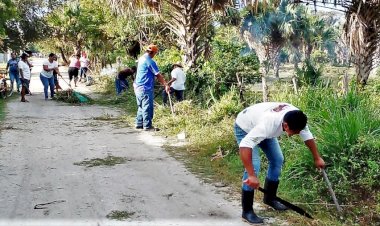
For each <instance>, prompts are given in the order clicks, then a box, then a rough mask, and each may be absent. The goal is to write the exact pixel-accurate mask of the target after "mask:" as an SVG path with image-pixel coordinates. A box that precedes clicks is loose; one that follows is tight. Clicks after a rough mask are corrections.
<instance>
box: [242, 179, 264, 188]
mask: <svg viewBox="0 0 380 226" xmlns="http://www.w3.org/2000/svg"><path fill="white" fill-rule="evenodd" d="M243 183H244V184H246V185H248V186H249V187H251V188H253V189H258V188H259V187H260V181H259V179H257V177H255V176H248V179H246V180H244V181H243Z"/></svg>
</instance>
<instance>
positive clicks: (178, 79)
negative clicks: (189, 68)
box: [162, 62, 186, 105]
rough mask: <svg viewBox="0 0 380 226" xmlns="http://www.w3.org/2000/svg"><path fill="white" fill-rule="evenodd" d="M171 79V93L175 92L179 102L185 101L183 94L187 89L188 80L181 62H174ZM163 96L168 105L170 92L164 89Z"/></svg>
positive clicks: (165, 103)
mask: <svg viewBox="0 0 380 226" xmlns="http://www.w3.org/2000/svg"><path fill="white" fill-rule="evenodd" d="M171 77H172V78H171V79H170V81H169V82H168V85H169V86H170V94H169V95H171V94H172V93H174V94H175V96H176V99H177V101H178V102H181V101H183V94H184V91H185V82H186V74H185V72H184V71H183V70H182V65H181V63H180V62H177V63H175V64H173V70H172V72H171ZM162 98H163V102H164V105H167V102H168V93H167V92H166V91H165V90H164V91H163V92H162Z"/></svg>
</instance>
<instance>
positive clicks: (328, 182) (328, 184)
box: [321, 169, 342, 216]
mask: <svg viewBox="0 0 380 226" xmlns="http://www.w3.org/2000/svg"><path fill="white" fill-rule="evenodd" d="M321 171H322V175H323V179H324V180H325V182H326V185H327V187H328V189H329V192H330V195H331V197H332V199H333V201H334V204H335V207H336V210H337V211H338V213H339V215H340V216H342V207H340V206H339V203H338V200H337V199H336V196H335V192H334V190H333V189H332V186H331V183H330V180H329V178H328V177H327V173H326V171H325V170H324V169H321Z"/></svg>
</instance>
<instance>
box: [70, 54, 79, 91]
mask: <svg viewBox="0 0 380 226" xmlns="http://www.w3.org/2000/svg"><path fill="white" fill-rule="evenodd" d="M79 59H80V54H77V55H72V56H71V57H70V64H69V71H68V73H69V79H70V82H69V85H70V86H71V80H73V78H74V85H75V87H77V81H78V75H79V68H80V61H79Z"/></svg>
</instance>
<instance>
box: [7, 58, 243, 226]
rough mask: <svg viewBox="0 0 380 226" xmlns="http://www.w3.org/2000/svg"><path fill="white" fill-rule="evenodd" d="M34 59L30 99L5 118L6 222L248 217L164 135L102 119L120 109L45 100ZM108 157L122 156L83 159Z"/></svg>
mask: <svg viewBox="0 0 380 226" xmlns="http://www.w3.org/2000/svg"><path fill="white" fill-rule="evenodd" d="M33 63H34V64H35V67H34V68H33V74H32V76H33V78H32V81H31V88H30V89H31V92H32V93H33V96H27V99H28V100H29V101H30V102H29V103H22V102H20V99H19V98H18V97H17V99H13V100H12V101H10V102H8V104H7V108H6V111H7V115H6V118H5V120H4V121H3V124H2V126H1V127H2V131H1V137H0V139H1V146H0V183H1V186H0V203H1V205H0V225H1V226H3V225H4V226H5V225H6V226H13V225H17V226H21V225H38V226H42V225H70V226H73V225H94V226H103V225H155V226H156V225H157V226H159V225H183V226H185V225H189V226H190V225H192V226H196V225H210V226H211V225H215V226H216V225H218V226H219V225H231V226H240V225H247V224H246V223H244V222H242V220H241V218H240V214H241V213H240V208H241V207H240V205H239V202H238V200H237V201H232V202H231V201H227V200H226V199H225V198H226V197H225V196H226V194H223V193H220V192H217V188H215V187H213V186H212V185H209V184H205V183H202V182H201V181H200V180H199V179H198V178H197V177H196V176H194V175H193V174H191V173H190V172H189V171H188V170H186V168H185V167H184V165H183V164H182V163H181V162H178V161H176V160H175V159H174V158H172V157H170V156H169V155H168V154H167V153H166V152H165V151H164V150H163V149H162V148H161V145H162V143H163V142H164V141H163V140H162V139H161V138H159V137H156V136H153V135H152V134H151V133H149V132H139V131H136V130H134V129H131V128H124V127H121V126H119V125H117V124H115V123H113V122H114V121H112V120H99V119H102V118H114V117H117V116H118V115H119V114H120V112H118V111H117V110H116V109H112V108H106V107H99V106H71V105H68V104H64V103H58V102H56V101H53V100H48V101H45V100H44V96H43V94H42V84H41V82H40V80H39V71H40V70H41V60H40V59H37V60H34V62H33ZM66 79H67V77H66ZM61 84H62V86H63V88H64V89H65V88H67V86H66V85H65V84H64V83H62V81H61ZM80 86H81V87H79V88H78V89H81V90H86V87H85V86H84V85H83V84H80ZM16 95H17V94H16ZM107 157H108V158H114V159H111V162H113V161H114V160H122V162H121V163H120V164H116V165H113V166H105V165H102V164H100V165H98V166H93V167H87V166H86V165H84V164H85V163H86V162H84V161H89V162H88V163H93V161H92V160H93V159H94V158H98V159H99V160H106V159H107ZM113 163H114V162H113ZM118 211H119V212H118ZM117 213H119V214H120V215H116V216H115V214H117Z"/></svg>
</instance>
